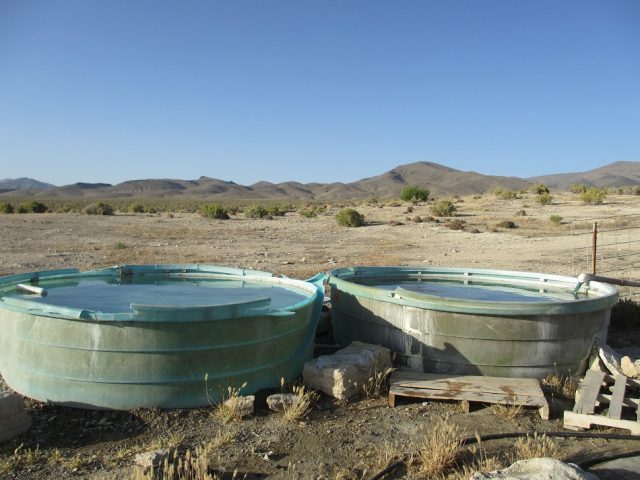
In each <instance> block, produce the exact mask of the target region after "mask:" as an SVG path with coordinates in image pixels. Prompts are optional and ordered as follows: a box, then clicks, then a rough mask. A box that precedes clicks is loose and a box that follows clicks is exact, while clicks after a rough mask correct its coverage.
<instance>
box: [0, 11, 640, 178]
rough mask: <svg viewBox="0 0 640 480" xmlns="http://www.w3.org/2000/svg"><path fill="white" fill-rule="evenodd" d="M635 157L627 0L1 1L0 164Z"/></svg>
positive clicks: (88, 174) (632, 43) (636, 85)
mask: <svg viewBox="0 0 640 480" xmlns="http://www.w3.org/2000/svg"><path fill="white" fill-rule="evenodd" d="M421 160H425V161H431V162H437V163H441V164H443V165H447V166H450V167H453V168H457V169H460V170H474V171H478V172H481V173H485V174H494V175H515V176H522V177H527V176H533V175H542V174H547V173H561V172H569V171H584V170H589V169H592V168H596V167H599V166H602V165H604V164H607V163H610V162H613V161H617V160H632V161H639V160H640V2H639V1H637V0H603V1H593V0H579V1H557V0H536V1H508V0H504V1H487V0H467V1H455V0H453V1H442V2H435V1H427V0H422V1H395V2H392V1H385V2H381V1H348V0H342V1H308V0H297V1H275V0H274V1H271V0H259V1H243V0H238V1H227V2H218V1H161V0H154V1H144V0H137V1H130V0H126V1H122V0H109V1H91V0H65V1H62V2H50V1H45V0H42V1H38V0H33V1H30V0H0V178H6V177H10V178H15V177H22V176H27V177H33V178H37V179H39V180H42V181H47V182H51V183H54V184H57V185H62V184H68V183H73V182H76V181H86V182H100V181H101V182H109V183H117V182H120V181H123V180H130V179H139V178H182V179H194V178H198V177H199V176H201V175H206V176H210V177H216V178H221V179H224V180H233V181H235V182H237V183H241V184H251V183H253V182H256V181H258V180H268V181H272V182H280V181H286V180H297V181H302V182H310V181H320V182H331V181H345V182H347V181H354V180H357V179H360V178H363V177H367V176H373V175H377V174H380V173H383V172H385V171H387V170H389V169H391V168H393V167H395V166H397V165H400V164H404V163H412V162H416V161H421Z"/></svg>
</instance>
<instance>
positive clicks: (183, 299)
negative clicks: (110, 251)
mask: <svg viewBox="0 0 640 480" xmlns="http://www.w3.org/2000/svg"><path fill="white" fill-rule="evenodd" d="M38 286H39V287H41V288H44V289H45V291H46V296H43V297H39V296H35V295H31V294H28V293H25V292H21V291H19V290H14V291H13V292H10V293H9V294H6V295H4V296H5V297H7V296H8V297H18V298H28V299H29V300H31V301H34V302H40V303H46V304H47V305H56V306H60V307H69V308H78V309H88V310H93V311H98V312H104V313H123V312H130V305H131V304H146V305H159V306H163V305H172V306H197V305H214V306H215V305H224V304H228V303H240V302H248V301H252V300H258V299H264V298H270V299H271V302H270V307H271V308H284V307H287V306H289V305H294V304H296V303H298V302H300V301H302V300H304V299H305V298H306V297H308V294H303V293H304V292H296V291H295V290H293V289H290V288H285V287H282V286H278V285H271V284H267V283H264V282H262V283H261V282H248V281H234V280H227V279H224V280H217V279H216V280H204V279H198V280H194V279H193V278H171V279H168V278H167V277H166V276H164V277H162V276H156V277H153V276H151V277H150V276H140V277H135V276H134V277H132V278H127V277H124V278H123V279H119V280H116V279H113V278H109V279H103V278H86V279H82V280H76V281H63V282H60V281H40V283H39V284H38Z"/></svg>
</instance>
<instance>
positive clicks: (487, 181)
mask: <svg viewBox="0 0 640 480" xmlns="http://www.w3.org/2000/svg"><path fill="white" fill-rule="evenodd" d="M531 183H544V184H545V185H547V186H548V187H549V188H551V189H556V190H566V189H568V188H569V186H570V185H572V184H574V183H582V184H584V185H587V186H592V185H593V186H597V187H625V186H632V185H640V162H615V163H612V164H610V165H607V166H604V167H600V168H596V169H595V170H590V171H588V172H581V173H562V174H556V175H545V176H540V177H532V178H528V179H524V178H518V177H500V176H492V175H483V174H480V173H477V172H463V171H460V170H456V169H453V168H449V167H445V166H443V165H439V164H437V163H431V162H416V163H410V164H407V165H400V166H398V167H396V168H394V169H392V170H390V171H388V172H386V173H383V174H382V175H378V176H376V177H370V178H363V179H362V180H358V181H356V182H351V183H340V182H336V183H299V182H282V183H275V184H274V183H270V182H258V183H254V184H253V185H250V186H244V185H239V184H237V183H234V182H230V181H225V180H219V179H216V178H209V177H200V178H199V179H197V180H176V179H147V180H128V181H126V182H122V183H119V184H117V185H110V184H108V183H74V184H72V185H64V186H61V187H56V186H54V185H51V184H48V183H43V182H39V181H37V180H33V179H30V178H19V179H15V180H12V179H5V180H0V196H4V197H10V196H18V195H19V196H27V195H28V196H35V197H41V198H73V197H79V198H82V197H87V198H133V197H173V196H181V197H201V198H204V197H206V198H219V199H233V198H237V199H253V198H255V199H280V200H282V199H292V200H293V199H296V200H334V199H341V200H346V199H363V198H372V197H379V198H392V197H398V195H399V193H400V191H401V190H402V188H403V187H404V186H406V185H418V186H421V187H423V188H426V189H428V190H429V191H430V192H431V193H432V194H433V195H434V196H439V197H441V196H447V195H473V194H481V193H484V192H487V191H489V190H492V189H494V188H497V187H501V188H504V189H508V190H521V189H523V188H527V187H528V186H530V185H531Z"/></svg>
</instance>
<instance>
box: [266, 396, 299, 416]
mask: <svg viewBox="0 0 640 480" xmlns="http://www.w3.org/2000/svg"><path fill="white" fill-rule="evenodd" d="M297 401H298V397H297V396H295V395H294V394H293V393H275V394H273V395H269V396H268V397H267V405H268V406H269V410H271V411H272V412H283V411H284V410H285V408H289V407H291V406H292V405H293V404H295V403H296V402H297Z"/></svg>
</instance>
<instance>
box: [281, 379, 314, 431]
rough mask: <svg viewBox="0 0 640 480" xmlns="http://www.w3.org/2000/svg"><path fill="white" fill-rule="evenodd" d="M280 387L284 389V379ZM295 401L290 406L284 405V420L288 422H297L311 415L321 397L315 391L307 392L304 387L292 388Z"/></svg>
mask: <svg viewBox="0 0 640 480" xmlns="http://www.w3.org/2000/svg"><path fill="white" fill-rule="evenodd" d="M280 385H281V386H282V387H283V388H284V378H281V379H280ZM292 392H293V394H294V395H295V396H296V398H295V400H294V401H293V402H292V403H291V404H290V405H287V404H284V405H283V409H282V418H283V419H284V420H285V421H287V422H297V421H298V420H301V419H303V418H304V417H306V416H307V415H309V414H310V413H311V410H312V408H313V404H314V403H315V402H317V401H318V399H319V398H320V395H318V393H316V392H314V391H313V390H307V389H306V388H305V387H304V385H299V386H296V385H294V386H293V388H292Z"/></svg>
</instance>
